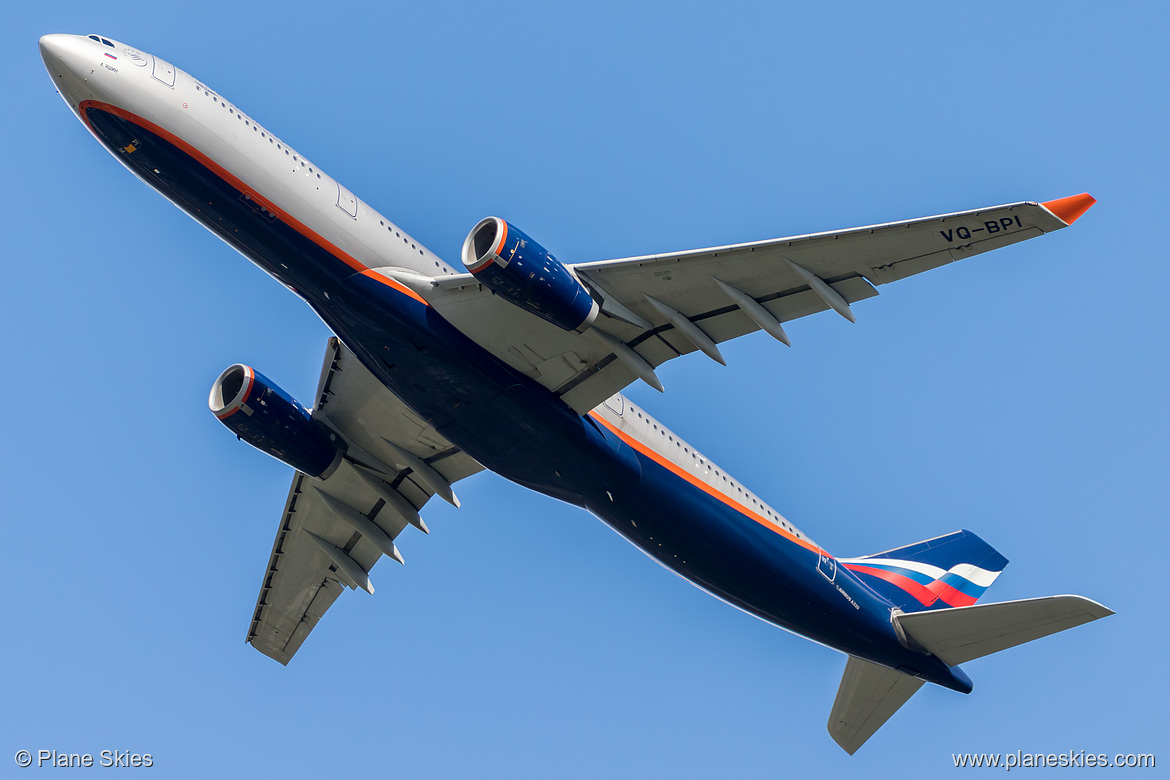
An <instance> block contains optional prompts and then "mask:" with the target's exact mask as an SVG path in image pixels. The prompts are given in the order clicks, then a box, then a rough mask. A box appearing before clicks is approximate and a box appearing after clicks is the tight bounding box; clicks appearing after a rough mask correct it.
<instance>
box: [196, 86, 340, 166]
mask: <svg viewBox="0 0 1170 780" xmlns="http://www.w3.org/2000/svg"><path fill="white" fill-rule="evenodd" d="M195 91H196V92H198V93H200V94H202V95H204V96H205V97H209V98H211V102H212V103H215V104H217V105H218V106H219V107H220V108H223V109H226V110H227V112H228V114H229V115H231V116H234V117H235V118H236V119H238V120H240V121H241V122H243V123H244V126H245V127H250V128H252V132H254V133H259V134H260V137H261V138H262V139H267V141H268V143H270V144H272V145H273V146H275V147H276V150H277V151H279V152H284V154H285V156H286V157H291V158H292V161H293V162H294V163H298V164H299V166H300V167H301V168H307V169H308V170H307V173H306V175H308V174H315V175H316V177H317V178H318V179H320V178H321V173H320V172H319V171H316V170H314V169H313V166H311V165H306V163H305V161H304V160H302V159H300V158H299V157H298V156H297V155H295V154H293V153H292V151H291V150H290V149H289V148H288V147H286V146H285V145H284V144H283V143H281V142H280V141H277V140H276V136H274V135H269V134H268V132H267V131H265V130H261V129H260V125H258V124H256V123H255V122H253V121H252V120H251V119H245V118H244V113H243V112H242V111H238V110H236V109H235V108H234V107H233V106H229V105H228V102H227V101H226V100H221V99H220V98H219V96H218V95H216V94H215V93H214V92H212V91H211V90H210V89H208V88H207V87H205V86H203V85H202V84H198V83H197V84H196V85H195ZM293 172H294V173H296V172H297V168H296V167H294V168H293Z"/></svg>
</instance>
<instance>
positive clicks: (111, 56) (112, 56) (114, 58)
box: [105, 51, 118, 60]
mask: <svg viewBox="0 0 1170 780" xmlns="http://www.w3.org/2000/svg"><path fill="white" fill-rule="evenodd" d="M105 55H106V56H107V57H109V58H110V59H111V60H116V59H118V58H117V57H115V56H114V55H113V54H110V53H109V52H108V51H107V52H105Z"/></svg>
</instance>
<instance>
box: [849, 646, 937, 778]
mask: <svg viewBox="0 0 1170 780" xmlns="http://www.w3.org/2000/svg"><path fill="white" fill-rule="evenodd" d="M921 687H922V680H919V679H918V678H916V677H910V676H909V675H906V674H902V673H901V672H897V671H894V670H893V669H887V668H886V667H884V666H878V665H877V664H871V663H870V662H869V661H863V660H861V659H860V658H856V657H854V656H849V663H848V664H846V665H845V675H844V676H843V677H842V678H841V687H840V688H838V689H837V700H836V701H834V702H833V711H832V712H831V713H830V714H829V736H831V737H832V738H833V741H834V742H836V743H837V744H838V745H840V746H841V747H842V749H844V750H845V752H846V753H848V754H849V755H853V754H854V753H856V752H857V749H858V748H859V747H861V746H862V745H864V744H865V741H866V740H867V739H869V738H870V737H872V736H873V734H874V732H875V731H877V730H878V729H879V728H881V726H882V724H883V723H885V722H886V721H887V720H889V719H890V716H891V715H893V714H894V713H895V712H897V711H898V708H899V707H901V706H902V705H903V704H905V703H906V702H907V700H909V698H910V697H911V696H913V695H914V694H915V693H916V692H917V691H918V689H919V688H921Z"/></svg>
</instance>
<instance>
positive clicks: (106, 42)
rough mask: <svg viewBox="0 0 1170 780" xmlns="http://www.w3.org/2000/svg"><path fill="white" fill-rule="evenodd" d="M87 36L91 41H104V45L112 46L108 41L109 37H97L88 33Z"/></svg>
mask: <svg viewBox="0 0 1170 780" xmlns="http://www.w3.org/2000/svg"><path fill="white" fill-rule="evenodd" d="M88 37H89V39H90V40H91V41H97V42H98V43H104V44H105V45H106V46H109V47H110V48H111V49H112V48H114V44H112V43H110V41H109V39H107V38H99V37H98V36H96V35H90V36H88Z"/></svg>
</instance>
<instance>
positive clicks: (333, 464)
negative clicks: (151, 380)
mask: <svg viewBox="0 0 1170 780" xmlns="http://www.w3.org/2000/svg"><path fill="white" fill-rule="evenodd" d="M207 405H208V406H209V407H210V408H211V412H212V414H214V415H215V416H216V417H217V418H218V419H219V421H220V422H221V423H223V424H224V425H226V426H227V428H228V430H230V431H231V432H232V433H234V434H236V436H238V437H239V438H241V439H243V440H244V441H246V442H247V443H248V444H251V445H252V446H253V447H255V448H256V449H258V450H261V451H263V452H266V453H268V454H269V455H271V456H272V457H274V458H276V459H277V460H279V461H281V462H282V463H287V464H288V465H289V466H292V467H293V468H294V469H296V470H297V471H301V472H304V473H305V474H308V475H309V476H310V477H321V478H325V477H328V476H329V475H330V474H332V473H333V471H334V470H335V469H336V468H337V465H338V464H339V463H340V462H341V457H342V454H343V448H342V447H341V446H339V441H338V438H337V434H336V433H333V432H332V431H330V430H328V429H327V428H326V427H325V426H324V425H322V424H321V423H319V422H317V421H316V420H314V419H313V417H312V415H311V414H310V413H309V410H308V409H306V408H305V407H303V406H301V405H300V404H299V403H297V401H296V399H294V398H293V397H292V396H291V395H289V394H288V393H286V392H284V391H283V390H281V389H280V388H279V387H277V386H276V385H275V384H274V383H273V382H272V380H270V379H268V378H267V377H266V376H264V375H263V374H261V373H260V372H259V371H255V370H253V369H252V368H251V367H250V366H245V365H243V364H242V363H237V364H236V365H234V366H232V367H231V368H229V369H227V370H226V371H224V372H223V373H222V374H220V375H219V379H217V380H215V384H214V385H212V386H211V396H210V397H209V398H208V399H207Z"/></svg>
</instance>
